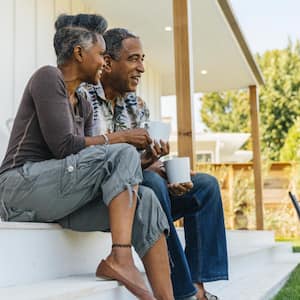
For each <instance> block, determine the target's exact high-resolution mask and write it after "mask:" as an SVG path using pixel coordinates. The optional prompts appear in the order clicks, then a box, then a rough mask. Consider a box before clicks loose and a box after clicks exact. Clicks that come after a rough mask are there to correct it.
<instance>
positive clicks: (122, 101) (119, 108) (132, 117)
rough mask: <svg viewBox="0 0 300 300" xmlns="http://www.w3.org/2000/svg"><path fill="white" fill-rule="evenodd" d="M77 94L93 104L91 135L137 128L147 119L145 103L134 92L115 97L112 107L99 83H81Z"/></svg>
mask: <svg viewBox="0 0 300 300" xmlns="http://www.w3.org/2000/svg"><path fill="white" fill-rule="evenodd" d="M77 95H78V96H79V97H83V98H85V99H86V100H88V101H89V102H90V103H91V104H92V106H93V129H92V135H99V134H103V133H110V132H115V131H120V130H126V129H131V128H138V127H141V126H142V123H143V122H146V121H148V120H149V109H148V107H147V105H146V103H145V102H144V101H143V100H142V99H141V98H140V97H138V96H137V95H136V94H135V93H128V94H127V95H126V96H125V97H124V98H122V97H120V98H117V99H116V102H115V106H114V107H113V105H112V102H111V101H109V100H107V99H106V98H105V94H104V90H103V87H102V85H101V84H99V85H91V84H83V85H81V86H80V88H79V89H78V91H77Z"/></svg>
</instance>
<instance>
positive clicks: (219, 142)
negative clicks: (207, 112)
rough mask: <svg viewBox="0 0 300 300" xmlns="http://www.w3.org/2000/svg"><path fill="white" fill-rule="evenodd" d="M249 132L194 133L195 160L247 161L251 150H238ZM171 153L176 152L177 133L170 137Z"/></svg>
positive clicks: (250, 155)
mask: <svg viewBox="0 0 300 300" xmlns="http://www.w3.org/2000/svg"><path fill="white" fill-rule="evenodd" d="M249 137H250V134H249V133H221V132H219V133H196V135H195V143H196V145H195V148H196V161H197V162H209V163H234V162H238V163H241V162H248V161H250V160H251V159H252V151H246V150H240V148H241V147H242V146H243V145H244V144H245V143H246V142H247V141H248V139H249ZM170 147H171V155H174V154H177V134H176V133H173V134H172V135H171V138H170Z"/></svg>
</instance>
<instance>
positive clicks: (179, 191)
mask: <svg viewBox="0 0 300 300" xmlns="http://www.w3.org/2000/svg"><path fill="white" fill-rule="evenodd" d="M168 187H169V191H170V193H171V194H172V195H173V196H182V195H184V194H185V193H187V192H189V191H190V190H191V189H192V188H193V183H192V182H185V183H170V184H168Z"/></svg>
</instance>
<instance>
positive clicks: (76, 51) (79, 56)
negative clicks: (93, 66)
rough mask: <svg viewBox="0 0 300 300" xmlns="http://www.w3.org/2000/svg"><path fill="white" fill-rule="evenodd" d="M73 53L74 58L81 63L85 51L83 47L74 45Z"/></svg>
mask: <svg viewBox="0 0 300 300" xmlns="http://www.w3.org/2000/svg"><path fill="white" fill-rule="evenodd" d="M73 54H74V58H75V59H76V60H77V61H78V62H80V63H81V62H82V61H83V53H82V48H81V47H80V46H75V47H74V50H73Z"/></svg>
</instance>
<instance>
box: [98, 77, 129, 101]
mask: <svg viewBox="0 0 300 300" xmlns="http://www.w3.org/2000/svg"><path fill="white" fill-rule="evenodd" d="M101 84H102V87H103V90H104V94H105V98H106V100H109V101H112V102H115V101H116V100H117V98H119V97H122V96H125V93H121V92H120V91H118V90H116V89H115V88H114V87H113V86H112V85H111V84H110V82H109V81H108V80H105V79H104V78H101Z"/></svg>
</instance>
